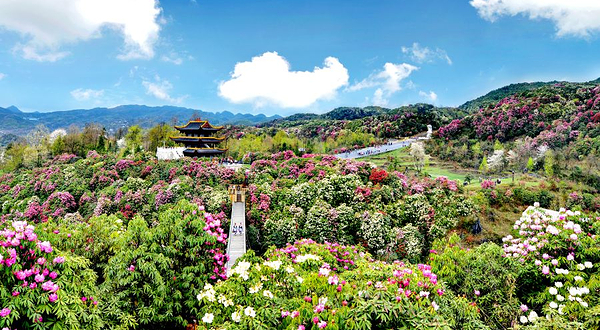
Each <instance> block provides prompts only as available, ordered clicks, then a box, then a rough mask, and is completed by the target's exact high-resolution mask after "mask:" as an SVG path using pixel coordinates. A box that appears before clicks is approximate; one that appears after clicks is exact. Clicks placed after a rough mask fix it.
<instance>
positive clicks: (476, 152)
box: [471, 142, 481, 156]
mask: <svg viewBox="0 0 600 330" xmlns="http://www.w3.org/2000/svg"><path fill="white" fill-rule="evenodd" d="M471 150H473V154H474V155H475V156H479V155H480V154H481V144H479V142H477V143H475V144H474V145H472V146H471Z"/></svg>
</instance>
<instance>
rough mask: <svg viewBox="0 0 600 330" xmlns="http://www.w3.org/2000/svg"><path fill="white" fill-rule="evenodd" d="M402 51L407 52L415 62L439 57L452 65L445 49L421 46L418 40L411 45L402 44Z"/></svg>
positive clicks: (423, 61)
mask: <svg viewBox="0 0 600 330" xmlns="http://www.w3.org/2000/svg"><path fill="white" fill-rule="evenodd" d="M402 53H404V54H408V55H409V56H410V58H411V59H412V60H413V61H415V62H417V63H426V62H429V63H431V62H434V61H436V60H438V59H441V60H444V61H446V63H448V64H449V65H452V60H451V59H450V57H449V56H448V53H446V51H445V50H443V49H440V48H436V49H430V48H429V47H421V45H419V43H418V42H415V43H413V44H412V46H411V47H405V46H403V47H402Z"/></svg>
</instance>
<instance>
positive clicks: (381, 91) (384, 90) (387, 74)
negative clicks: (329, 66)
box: [348, 63, 419, 106]
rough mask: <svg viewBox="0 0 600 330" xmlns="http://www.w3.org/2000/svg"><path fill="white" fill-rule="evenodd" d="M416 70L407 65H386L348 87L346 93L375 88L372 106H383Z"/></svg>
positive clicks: (412, 66)
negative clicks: (403, 81)
mask: <svg viewBox="0 0 600 330" xmlns="http://www.w3.org/2000/svg"><path fill="white" fill-rule="evenodd" d="M418 69H419V68H418V67H416V66H414V65H411V64H408V63H402V64H394V63H386V64H385V65H384V66H383V70H382V71H379V72H376V73H373V74H371V75H370V76H369V77H367V78H365V79H363V80H362V81H360V82H358V83H356V84H354V85H352V86H350V87H348V91H358V90H361V89H365V88H371V87H377V89H376V90H375V93H374V94H373V100H372V101H373V104H375V105H381V106H385V105H387V103H388V98H389V97H390V96H391V95H392V94H394V93H396V92H397V91H399V90H401V89H402V86H400V83H401V82H402V80H403V79H405V78H407V77H408V76H410V74H411V73H412V72H413V71H415V70H418Z"/></svg>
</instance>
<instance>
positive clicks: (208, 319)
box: [202, 313, 215, 323]
mask: <svg viewBox="0 0 600 330" xmlns="http://www.w3.org/2000/svg"><path fill="white" fill-rule="evenodd" d="M214 319H215V316H214V315H213V313H206V314H204V317H202V322H204V323H212V321H213V320H214Z"/></svg>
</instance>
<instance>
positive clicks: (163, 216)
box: [103, 201, 228, 327]
mask: <svg viewBox="0 0 600 330" xmlns="http://www.w3.org/2000/svg"><path fill="white" fill-rule="evenodd" d="M222 218H223V217H222V216H213V215H212V214H209V213H205V212H203V208H202V207H198V206H197V205H195V204H191V203H189V202H186V201H180V202H179V203H178V204H177V205H176V206H175V207H174V208H172V209H169V210H164V211H163V212H161V213H160V214H159V219H158V220H159V222H158V224H157V225H156V226H153V227H149V226H148V224H147V223H146V222H145V221H144V219H142V218H140V217H134V218H133V219H132V220H131V221H130V222H129V225H128V227H127V231H126V232H124V233H123V235H122V236H121V237H120V238H119V241H118V242H117V244H116V245H117V246H118V247H119V250H118V251H117V252H116V254H115V255H114V257H112V258H110V259H109V260H108V265H107V266H106V269H105V276H106V282H105V283H104V284H103V286H104V288H105V289H106V290H108V292H110V296H108V297H107V298H106V299H107V300H108V301H107V303H108V304H110V305H112V306H115V307H116V309H117V313H116V314H115V315H111V316H108V318H109V319H111V320H112V321H114V322H115V323H118V322H119V321H120V320H123V319H124V320H128V322H131V323H128V326H134V325H135V324H138V323H139V324H144V325H148V326H149V327H156V326H158V325H160V324H179V325H181V326H185V325H186V324H188V323H191V322H192V319H193V318H194V315H193V311H194V310H195V308H196V306H197V304H198V302H197V300H196V297H195V296H196V293H195V291H196V289H197V288H201V287H202V286H203V285H204V283H206V282H215V281H216V280H217V279H223V278H225V265H226V263H227V260H228V259H227V256H226V255H225V248H226V238H227V235H226V234H225V231H224V230H223V228H222V227H221V225H222V220H223V219H222ZM129 245H133V247H132V248H129ZM140 282H142V283H144V284H143V285H138V284H137V283H140Z"/></svg>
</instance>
